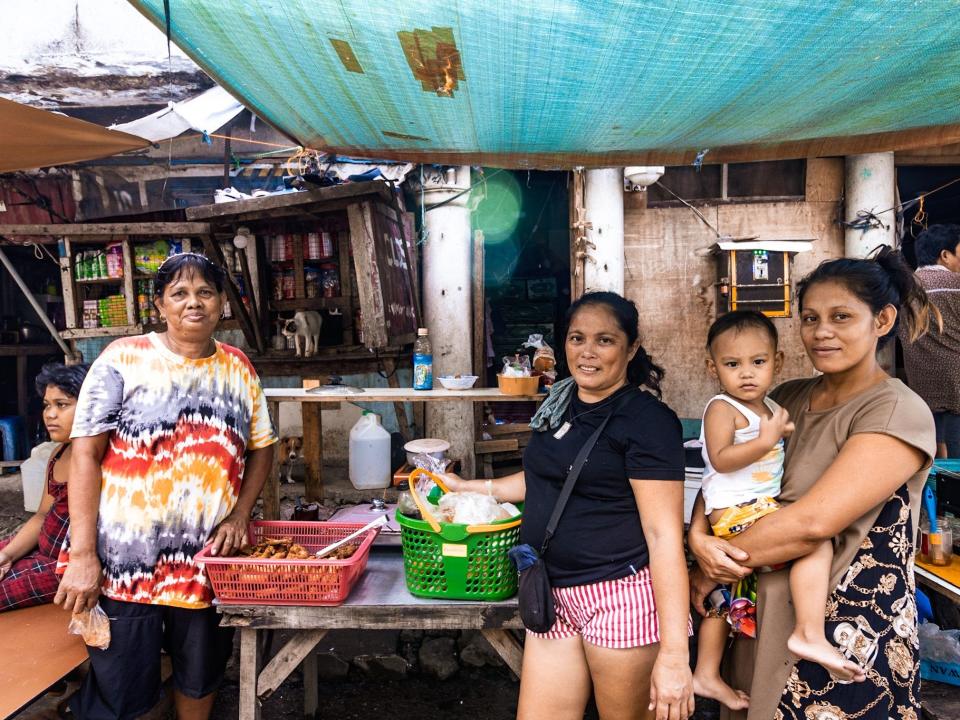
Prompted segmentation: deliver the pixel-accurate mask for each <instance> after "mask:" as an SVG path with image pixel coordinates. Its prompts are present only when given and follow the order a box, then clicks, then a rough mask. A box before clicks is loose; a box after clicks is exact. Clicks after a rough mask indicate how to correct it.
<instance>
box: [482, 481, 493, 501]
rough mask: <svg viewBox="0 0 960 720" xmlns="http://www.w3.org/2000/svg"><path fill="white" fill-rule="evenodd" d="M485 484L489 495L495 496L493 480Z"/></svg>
mask: <svg viewBox="0 0 960 720" xmlns="http://www.w3.org/2000/svg"><path fill="white" fill-rule="evenodd" d="M484 484H485V485H486V486H487V495H490V496H491V497H492V496H493V480H486V481H485V482H484Z"/></svg>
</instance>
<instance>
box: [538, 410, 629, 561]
mask: <svg viewBox="0 0 960 720" xmlns="http://www.w3.org/2000/svg"><path fill="white" fill-rule="evenodd" d="M574 392H576V391H574ZM631 395H633V392H626V393H624V394H623V397H621V398H618V399H617V401H616V402H615V403H614V404H613V407H612V408H610V412H609V413H607V416H606V417H605V418H603V420H602V421H601V422H600V425H598V426H597V429H596V430H594V431H593V434H592V435H591V436H590V437H589V438H588V439H587V441H586V442H585V443H584V444H583V447H581V448H580V452H578V453H577V457H576V459H575V460H574V461H573V465H571V466H570V470H569V472H568V473H567V479H566V480H565V481H564V483H563V488H562V489H561V490H560V497H558V498H557V504H556V505H554V506H553V514H552V515H550V522H548V523H547V531H546V533H544V536H543V545H541V546H540V557H543V555H544V553H546V552H547V546H548V545H549V544H550V539H551V538H552V537H553V534H554V533H555V532H556V531H557V525H558V524H559V523H560V516H561V515H563V511H564V509H566V507H567V501H568V500H569V499H570V495H571V493H573V486H574V485H576V484H577V478H578V477H580V471H581V470H583V466H584V465H586V464H587V457H588V456H589V455H590V451H591V450H593V446H594V445H596V444H597V440H599V439H600V435H601V434H603V430H604V428H606V427H607V423H608V422H610V418H612V417H613V416H614V414H615V413H616V412H617V410H619V409H620V406H621V405H622V404H623V401H624V400H625V399H626V398H628V397H630V396H631Z"/></svg>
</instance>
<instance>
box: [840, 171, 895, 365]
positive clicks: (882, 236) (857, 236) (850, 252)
mask: <svg viewBox="0 0 960 720" xmlns="http://www.w3.org/2000/svg"><path fill="white" fill-rule="evenodd" d="M844 175H845V177H844V198H845V199H844V211H843V212H844V219H845V220H846V221H847V222H851V221H853V220H856V219H857V213H858V212H859V211H861V210H866V211H869V212H872V213H879V214H878V215H877V217H878V218H879V219H880V222H881V223H883V227H871V228H870V229H868V230H866V231H863V230H859V229H857V228H850V227H847V228H844V232H843V239H844V255H845V256H846V257H849V258H863V257H866V256H867V255H869V254H870V253H871V252H872V251H873V250H874V249H875V248H877V247H879V246H880V245H889V246H890V247H893V246H894V244H895V243H896V238H897V236H896V226H895V223H896V215H895V214H894V213H892V212H881V211H883V210H887V209H888V208H892V207H893V205H894V197H895V195H896V192H895V189H896V173H895V171H894V165H893V153H892V152H882V153H869V154H867V155H848V156H847V157H846V163H845V173H844ZM877 360H878V362H879V363H880V366H881V367H882V368H883V369H884V370H886V371H887V372H888V373H889V374H890V375H891V376H892V375H895V374H896V367H895V365H896V351H895V348H894V343H892V342H888V343H887V344H886V345H885V346H884V347H882V348H880V349H879V350H878V351H877Z"/></svg>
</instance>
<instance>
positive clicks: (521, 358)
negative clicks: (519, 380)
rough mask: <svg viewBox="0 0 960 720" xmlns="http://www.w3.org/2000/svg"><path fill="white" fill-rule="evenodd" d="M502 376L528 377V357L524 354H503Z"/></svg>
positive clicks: (529, 370) (529, 372)
mask: <svg viewBox="0 0 960 720" xmlns="http://www.w3.org/2000/svg"><path fill="white" fill-rule="evenodd" d="M500 374H501V375H503V376H504V377H530V374H531V369H530V358H528V357H527V356H526V355H519V354H517V355H505V356H504V358H503V372H502V373H500Z"/></svg>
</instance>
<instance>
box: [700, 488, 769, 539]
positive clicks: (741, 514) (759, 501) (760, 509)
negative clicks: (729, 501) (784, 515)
mask: <svg viewBox="0 0 960 720" xmlns="http://www.w3.org/2000/svg"><path fill="white" fill-rule="evenodd" d="M779 509H780V503H778V502H777V501H776V500H774V499H773V498H772V497H758V498H756V499H755V500H748V501H747V502H745V503H740V504H739V505H734V506H733V507H728V508H727V509H726V510H724V511H723V513H722V514H721V515H720V519H719V520H718V521H717V522H716V523H714V524H713V525H712V528H713V534H714V535H716V536H717V537H718V538H729V537H733V536H734V535H739V534H740V533H742V532H743V531H744V530H746V529H747V528H748V527H750V526H751V525H753V524H754V523H755V522H756V521H757V520H759V519H760V518H762V517H763V516H764V515H769V514H770V513H772V512H776V511H777V510H779Z"/></svg>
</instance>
